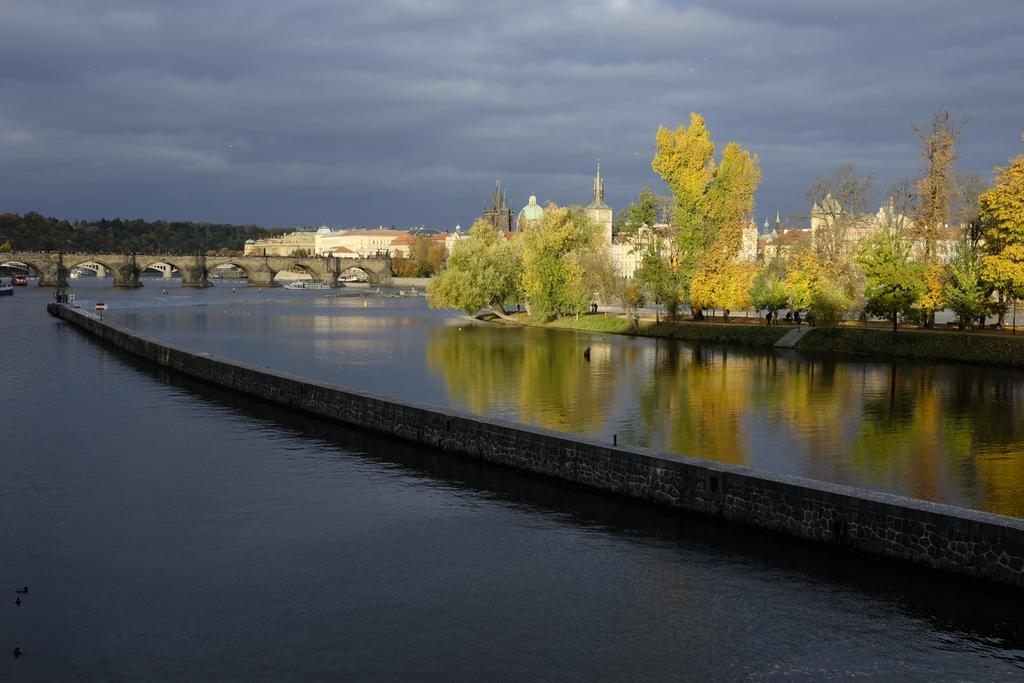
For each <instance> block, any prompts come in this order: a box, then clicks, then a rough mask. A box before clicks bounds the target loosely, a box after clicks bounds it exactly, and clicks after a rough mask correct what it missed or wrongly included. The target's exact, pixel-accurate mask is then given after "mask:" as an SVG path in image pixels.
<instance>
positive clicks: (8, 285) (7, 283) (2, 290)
mask: <svg viewBox="0 0 1024 683" xmlns="http://www.w3.org/2000/svg"><path fill="white" fill-rule="evenodd" d="M11 294H14V278H12V277H7V276H6V275H4V276H2V277H0V296H10V295H11Z"/></svg>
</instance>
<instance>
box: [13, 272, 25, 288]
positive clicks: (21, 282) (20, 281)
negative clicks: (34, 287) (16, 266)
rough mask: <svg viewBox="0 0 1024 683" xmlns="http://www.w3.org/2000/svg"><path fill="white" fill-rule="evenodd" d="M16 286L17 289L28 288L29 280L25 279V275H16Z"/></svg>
mask: <svg viewBox="0 0 1024 683" xmlns="http://www.w3.org/2000/svg"><path fill="white" fill-rule="evenodd" d="M14 286H15V287H28V278H27V277H25V276H24V275H15V276H14Z"/></svg>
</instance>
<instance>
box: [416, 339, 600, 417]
mask: <svg viewBox="0 0 1024 683" xmlns="http://www.w3.org/2000/svg"><path fill="white" fill-rule="evenodd" d="M589 343H590V346H591V357H590V362H587V361H586V360H585V359H584V358H583V350H584V348H586V346H587V344H586V343H584V342H582V341H581V340H579V339H577V337H576V336H575V335H572V334H565V333H562V332H549V333H543V332H539V331H536V330H522V329H520V330H506V329H500V330H491V329H488V328H484V327H480V326H469V327H465V328H462V329H461V330H460V329H458V328H454V327H445V328H440V329H436V330H432V331H431V333H430V336H429V338H428V340H427V363H428V364H429V366H430V369H431V370H432V371H433V372H435V373H437V374H439V375H441V376H442V377H443V378H444V380H445V383H446V384H447V386H448V394H449V396H450V397H451V398H452V399H453V400H454V401H455V402H457V403H459V404H462V405H463V406H465V407H466V408H467V409H469V410H470V411H472V412H474V413H480V414H487V413H502V412H509V411H508V409H509V408H513V409H514V411H515V413H516V415H517V418H516V419H518V420H519V421H521V422H525V423H527V424H535V425H539V426H541V427H546V428H549V429H558V430H563V431H569V432H596V431H599V430H600V429H601V428H602V427H603V426H604V424H605V421H606V419H607V416H608V411H609V407H610V405H611V404H612V402H613V400H614V394H613V392H612V391H611V390H610V387H609V386H606V384H608V382H607V374H606V373H603V372H600V369H601V367H602V366H604V365H607V364H608V363H609V362H610V358H611V354H610V352H609V349H608V345H607V344H595V343H593V341H590V342H589ZM612 384H614V382H612Z"/></svg>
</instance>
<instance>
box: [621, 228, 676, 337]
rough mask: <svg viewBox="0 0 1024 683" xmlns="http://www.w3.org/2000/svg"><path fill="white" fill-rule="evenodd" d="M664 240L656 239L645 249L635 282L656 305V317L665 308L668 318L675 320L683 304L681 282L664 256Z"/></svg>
mask: <svg viewBox="0 0 1024 683" xmlns="http://www.w3.org/2000/svg"><path fill="white" fill-rule="evenodd" d="M662 246H663V244H662V240H661V238H660V237H657V236H656V237H655V238H654V239H653V240H651V242H650V243H649V244H648V245H647V246H646V247H645V249H644V253H643V258H642V259H641V260H640V266H639V267H638V268H637V269H636V272H634V273H633V280H634V281H635V282H636V283H637V285H639V287H640V290H641V291H642V292H643V293H644V297H645V298H646V299H647V300H648V301H651V302H653V303H654V306H655V309H654V310H655V317H657V316H658V315H659V308H660V307H661V306H665V310H666V313H667V314H668V317H670V318H675V317H676V316H677V315H678V312H679V305H680V303H681V300H682V299H681V296H680V288H679V281H678V278H677V277H676V275H675V273H673V271H672V265H671V264H670V263H669V262H668V260H667V259H665V258H664V256H663V255H662Z"/></svg>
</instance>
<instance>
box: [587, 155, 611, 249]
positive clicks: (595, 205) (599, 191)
mask: <svg viewBox="0 0 1024 683" xmlns="http://www.w3.org/2000/svg"><path fill="white" fill-rule="evenodd" d="M583 212H584V213H585V214H586V215H587V216H588V217H589V218H590V220H592V221H594V223H596V224H597V225H598V227H600V228H601V236H602V238H603V240H604V243H605V244H611V243H612V208H611V207H610V206H608V205H607V204H605V203H604V178H602V177H601V162H600V161H599V162H597V175H596V176H594V200H593V201H592V202H590V203H589V204H587V205H586V206H585V207H584V208H583Z"/></svg>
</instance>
